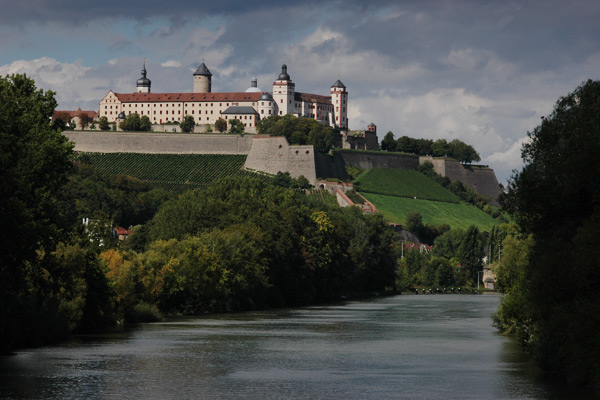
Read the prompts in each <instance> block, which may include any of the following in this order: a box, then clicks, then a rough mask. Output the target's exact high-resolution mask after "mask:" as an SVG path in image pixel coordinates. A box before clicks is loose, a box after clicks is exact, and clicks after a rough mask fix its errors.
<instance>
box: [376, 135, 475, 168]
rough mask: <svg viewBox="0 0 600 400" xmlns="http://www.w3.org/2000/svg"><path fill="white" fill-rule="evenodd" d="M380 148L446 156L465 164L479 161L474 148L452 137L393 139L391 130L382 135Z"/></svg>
mask: <svg viewBox="0 0 600 400" xmlns="http://www.w3.org/2000/svg"><path fill="white" fill-rule="evenodd" d="M381 150H384V151H396V152H400V153H410V154H416V155H419V156H433V157H448V158H454V159H456V160H458V161H460V162H462V163H467V164H471V163H472V162H473V161H481V157H480V156H479V153H477V151H476V150H475V148H474V147H473V146H471V145H468V144H466V143H464V142H463V141H461V140H458V139H454V140H452V141H450V142H448V141H447V140H446V139H438V140H436V141H433V140H431V139H413V138H410V137H408V136H402V137H400V138H399V139H398V140H395V139H394V133H393V132H391V131H390V132H388V133H386V135H385V136H384V137H383V140H382V141H381Z"/></svg>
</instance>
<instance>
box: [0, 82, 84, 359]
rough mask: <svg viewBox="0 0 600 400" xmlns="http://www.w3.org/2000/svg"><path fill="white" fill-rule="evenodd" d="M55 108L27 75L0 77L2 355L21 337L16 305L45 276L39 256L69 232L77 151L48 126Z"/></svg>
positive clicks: (51, 97)
mask: <svg viewBox="0 0 600 400" xmlns="http://www.w3.org/2000/svg"><path fill="white" fill-rule="evenodd" d="M56 104H57V103H56V100H55V99H54V93H53V92H51V91H47V92H44V91H43V90H38V89H37V88H36V86H35V82H34V81H33V80H31V79H29V78H27V76H25V75H10V76H7V77H4V78H2V77H0V182H2V184H1V185H0V226H1V227H2V229H0V257H1V259H0V352H1V351H2V347H3V346H7V345H8V346H10V344H11V343H12V341H13V340H14V339H15V337H14V336H13V335H15V334H17V335H18V334H19V328H18V327H15V325H14V324H15V321H16V319H17V318H18V317H17V314H18V313H20V312H23V309H22V304H20V303H19V300H18V299H19V298H20V297H21V296H22V295H24V294H26V293H27V292H28V290H34V289H35V288H36V286H35V284H36V282H37V281H38V280H41V279H42V278H43V275H44V274H45V273H46V272H45V271H44V269H42V268H41V267H40V266H39V263H38V261H39V258H40V256H41V253H40V251H42V252H43V251H48V252H49V251H52V250H53V249H54V247H55V246H56V244H57V243H58V241H59V240H60V239H61V238H62V237H64V235H65V230H66V228H68V222H69V221H67V219H66V218H64V215H63V211H64V209H65V207H63V204H64V202H65V201H66V199H65V197H64V192H63V190H62V187H63V185H64V184H65V183H66V181H67V172H68V171H70V170H71V168H72V163H71V156H72V153H73V147H72V144H71V143H69V142H68V139H67V138H66V137H65V136H63V135H61V134H60V132H59V131H55V130H52V128H51V126H50V122H49V121H50V118H51V116H52V114H53V112H54V108H55V107H56ZM30 285H32V286H30Z"/></svg>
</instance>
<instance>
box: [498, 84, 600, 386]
mask: <svg viewBox="0 0 600 400" xmlns="http://www.w3.org/2000/svg"><path fill="white" fill-rule="evenodd" d="M598 110H600V82H599V81H591V80H590V81H587V82H585V83H583V84H581V85H580V86H579V87H578V88H577V89H576V90H575V91H574V92H573V93H571V94H569V95H568V96H566V97H561V98H560V99H559V100H558V101H557V103H556V105H555V108H554V110H553V112H552V113H551V114H550V115H549V116H548V117H544V118H543V119H542V122H541V124H540V125H539V126H537V127H536V128H535V129H534V130H533V131H532V132H529V133H528V136H529V138H530V140H529V141H528V143H527V144H525V145H524V147H523V160H524V162H525V166H524V167H523V169H522V170H521V171H519V172H517V173H515V174H514V175H513V177H512V178H511V181H510V182H509V186H508V193H507V195H506V196H505V197H504V198H503V201H502V202H503V205H504V206H505V207H506V208H507V209H508V210H510V211H512V212H514V213H515V215H516V217H517V221H518V223H519V225H520V230H519V232H517V233H513V234H511V235H508V236H507V237H506V238H505V239H504V240H503V245H502V249H503V251H502V252H501V253H500V254H499V258H500V262H499V266H498V269H497V274H498V280H499V284H500V288H501V290H502V291H503V292H504V293H505V294H504V296H503V299H502V303H501V305H500V308H499V310H498V313H497V314H496V316H495V321H496V324H497V325H498V327H499V328H500V329H502V330H503V331H505V332H507V333H509V334H511V335H514V336H515V337H517V338H518V339H519V341H520V342H521V343H522V344H523V345H524V346H525V348H527V349H529V350H530V351H531V352H532V353H533V354H534V355H535V357H536V359H537V360H538V361H539V363H540V365H541V366H542V367H543V368H544V370H545V371H547V372H548V373H549V374H551V375H553V376H556V377H559V378H560V379H566V380H568V381H569V382H571V383H577V384H588V385H596V388H597V387H598V386H597V385H598V384H600V341H598V332H599V331H600V296H598V287H599V286H600V268H598V265H599V261H600V246H598V236H599V234H600V207H599V206H598V199H599V198H600V163H599V162H598V154H599V153H600V113H599V112H598ZM565 149H578V152H577V156H576V157H573V155H572V154H571V153H569V152H568V151H565Z"/></svg>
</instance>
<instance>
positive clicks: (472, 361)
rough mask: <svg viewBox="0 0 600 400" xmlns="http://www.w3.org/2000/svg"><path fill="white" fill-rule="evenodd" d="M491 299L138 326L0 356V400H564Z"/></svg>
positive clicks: (406, 299)
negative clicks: (508, 332)
mask: <svg viewBox="0 0 600 400" xmlns="http://www.w3.org/2000/svg"><path fill="white" fill-rule="evenodd" d="M498 301H499V298H498V297H497V296H467V295H445V296H442V295H439V296H436V295H433V296H422V295H421V296H398V297H393V298H387V299H383V300H376V301H365V302H354V303H347V304H342V305H334V306H321V307H311V308H304V309H295V310H277V311H264V312H251V313H242V314H227V315H213V316H206V317H202V318H184V319H174V320H168V321H165V322H161V323H155V324H145V325H141V326H139V327H137V328H136V329H132V330H128V331H125V332H121V333H118V334H111V335H96V336H86V337H79V338H76V339H75V340H72V341H70V342H68V343H66V344H63V345H61V346H55V347H46V348H41V349H33V350H26V351H20V352H18V353H16V354H15V355H13V356H10V357H3V358H0V398H17V399H18V398H28V399H36V398H37V399H42V398H44V399H46V398H60V399H70V398H73V399H75V398H135V397H138V398H157V399H158V398H208V399H211V398H215V399H216V398H227V399H242V398H244V399H248V398H250V399H252V398H260V399H285V398H290V399H298V398H310V399H320V398H322V399H330V398H336V399H375V398H377V399H381V398H386V399H388V398H406V399H447V398H461V399H522V398H528V399H552V400H554V399H567V398H569V399H570V398H573V393H571V392H569V391H565V390H564V389H562V388H560V387H556V386H552V385H550V384H549V383H547V382H545V381H543V380H542V378H541V377H540V375H539V372H538V371H537V370H536V369H535V367H534V366H533V364H532V363H531V360H530V359H529V358H528V357H527V355H525V354H523V353H522V352H521V350H520V349H519V348H518V346H516V344H514V343H513V342H511V341H510V340H508V339H506V338H504V337H502V336H501V335H499V334H498V333H497V332H496V331H495V329H494V328H493V327H491V326H490V323H491V319H490V315H491V314H492V312H493V311H494V310H495V309H496V307H497V305H498ZM586 395H587V394H585V393H582V394H578V398H585V397H586ZM588 397H589V396H588Z"/></svg>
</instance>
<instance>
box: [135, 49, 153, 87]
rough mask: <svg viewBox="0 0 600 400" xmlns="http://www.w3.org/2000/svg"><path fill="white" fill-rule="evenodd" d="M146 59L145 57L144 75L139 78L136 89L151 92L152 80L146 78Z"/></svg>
mask: <svg viewBox="0 0 600 400" xmlns="http://www.w3.org/2000/svg"><path fill="white" fill-rule="evenodd" d="M146 74H147V72H146V59H145V58H144V65H143V66H142V77H141V78H140V79H138V80H137V85H136V91H137V92H138V93H150V87H151V86H152V82H151V81H150V79H148V78H146Z"/></svg>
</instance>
